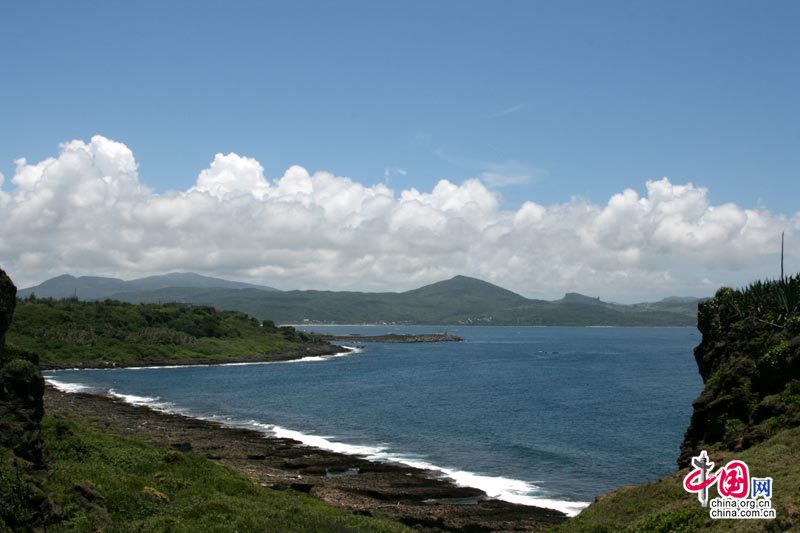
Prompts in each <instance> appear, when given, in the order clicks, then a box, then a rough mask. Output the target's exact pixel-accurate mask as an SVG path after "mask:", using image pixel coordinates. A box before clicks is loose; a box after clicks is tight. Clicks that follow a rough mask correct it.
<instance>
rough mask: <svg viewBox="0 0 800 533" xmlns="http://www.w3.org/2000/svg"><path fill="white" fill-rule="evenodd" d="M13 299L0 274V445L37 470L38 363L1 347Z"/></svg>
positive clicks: (11, 288) (41, 383) (40, 412)
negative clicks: (28, 462) (30, 463)
mask: <svg viewBox="0 0 800 533" xmlns="http://www.w3.org/2000/svg"><path fill="white" fill-rule="evenodd" d="M16 298H17V289H16V287H15V286H14V284H13V283H12V282H11V279H10V278H9V277H8V275H6V273H5V272H4V271H3V270H0V445H2V446H3V447H5V448H9V449H11V450H12V451H13V453H14V454H15V455H16V456H18V457H20V458H22V459H25V460H27V461H30V462H32V463H33V464H34V465H36V466H41V463H42V437H41V421H42V415H43V414H44V407H43V404H42V396H43V394H44V380H43V379H42V374H41V372H39V368H38V366H37V363H38V359H37V357H36V356H35V355H34V354H31V353H28V352H25V351H22V350H17V349H15V348H12V347H8V346H6V345H5V333H6V331H8V328H9V327H10V326H11V320H12V318H13V315H14V308H15V307H16Z"/></svg>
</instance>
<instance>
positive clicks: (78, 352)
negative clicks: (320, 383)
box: [7, 299, 309, 365]
mask: <svg viewBox="0 0 800 533" xmlns="http://www.w3.org/2000/svg"><path fill="white" fill-rule="evenodd" d="M308 340H309V338H308V337H307V336H306V335H305V334H303V333H299V332H297V331H295V330H294V329H293V328H287V327H284V328H277V327H275V325H274V324H273V323H272V322H270V321H265V322H263V323H259V322H258V321H257V320H256V319H254V318H251V317H249V316H247V315H246V314H244V313H241V312H237V311H217V310H215V309H213V308H210V307H202V306H197V307H189V306H184V305H177V304H140V305H133V304H128V303H122V302H116V301H105V302H79V301H76V300H49V299H47V300H41V299H40V300H23V301H20V302H19V303H18V305H17V309H16V313H15V314H14V322H13V324H12V326H11V329H10V330H9V332H8V334H7V341H8V342H9V343H10V344H13V345H14V346H16V347H18V348H22V349H24V350H28V351H31V352H35V353H38V354H39V358H40V361H41V363H42V364H44V365H69V364H76V363H80V362H99V361H114V362H121V363H132V362H139V361H147V360H154V361H157V360H178V359H211V358H213V359H217V358H225V357H242V356H249V355H255V354H265V353H277V352H282V351H288V350H292V349H297V348H300V347H302V346H303V343H304V342H307V341H308Z"/></svg>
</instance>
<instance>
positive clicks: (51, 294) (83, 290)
mask: <svg viewBox="0 0 800 533" xmlns="http://www.w3.org/2000/svg"><path fill="white" fill-rule="evenodd" d="M167 287H183V288H209V287H218V288H225V289H258V290H262V291H275V290H277V289H274V288H272V287H267V286H263V285H253V284H250V283H242V282H239V281H228V280H226V279H219V278H211V277H208V276H201V275H199V274H194V273H191V272H173V273H170V274H164V275H161V276H149V277H146V278H140V279H133V280H130V281H124V280H121V279H117V278H104V277H97V276H81V277H77V278H76V277H75V276H70V275H68V274H65V275H63V276H58V277H55V278H51V279H49V280H47V281H45V282H43V283H40V284H39V285H36V286H34V287H28V288H26V289H20V290H19V291H18V293H17V296H18V297H19V298H27V297H29V296H30V295H31V294H34V295H36V296H37V297H39V298H57V299H58V298H72V297H76V298H79V299H81V300H104V299H106V298H109V297H111V296H112V295H114V294H117V293H124V292H137V291H154V290H158V289H164V288H167Z"/></svg>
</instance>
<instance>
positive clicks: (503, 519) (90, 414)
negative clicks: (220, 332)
mask: <svg viewBox="0 0 800 533" xmlns="http://www.w3.org/2000/svg"><path fill="white" fill-rule="evenodd" d="M44 401H45V408H46V410H47V412H48V413H51V414H57V415H58V414H60V415H64V416H67V417H69V418H71V419H75V420H79V421H81V422H84V423H88V424H90V425H93V426H96V427H98V428H100V429H102V430H103V431H108V432H111V433H114V434H118V435H123V436H128V437H135V438H139V439H143V440H145V441H147V442H149V443H150V444H153V445H155V446H157V447H162V448H174V449H175V450H177V451H179V452H185V453H196V454H200V455H202V456H205V457H207V458H209V459H212V460H214V461H219V462H221V463H223V464H224V465H226V466H229V467H232V468H235V469H237V470H239V471H241V472H244V473H245V474H246V475H248V476H249V477H251V478H253V479H254V480H256V481H257V482H258V483H259V484H260V485H261V486H262V487H264V488H265V489H269V490H278V491H285V490H294V491H298V492H302V493H307V494H309V495H311V496H313V497H315V498H318V499H320V500H321V501H323V502H325V503H327V504H329V505H331V506H334V507H337V508H341V509H345V510H348V511H350V512H353V513H356V514H360V515H366V516H375V517H380V518H387V519H391V520H395V521H399V522H401V523H403V524H406V525H409V526H412V527H417V528H422V529H423V530H446V531H532V530H533V531H535V530H543V529H546V528H548V527H550V526H552V525H555V524H558V523H561V522H563V521H564V520H566V516H565V515H564V514H563V513H561V512H559V511H555V510H551V509H544V508H538V507H532V506H526V505H518V504H513V503H508V502H504V501H499V500H490V499H487V498H486V496H485V494H484V493H483V492H482V491H480V490H478V489H474V488H468V487H459V486H456V485H455V484H453V483H451V482H449V481H448V480H446V479H442V478H441V477H438V476H437V475H436V474H435V473H433V472H429V471H425V470H420V469H416V468H411V467H408V466H404V465H397V464H389V463H379V462H372V461H367V460H364V459H361V458H359V457H356V456H353V455H345V454H340V453H334V452H329V451H325V450H320V449H316V448H311V447H309V446H306V445H304V444H302V443H300V442H297V441H293V440H290V439H284V438H274V437H270V436H267V435H265V434H264V433H260V432H258V431H254V430H251V429H243V428H235V427H229V426H224V425H222V424H219V423H216V422H210V421H204V420H198V419H194V418H189V417H185V416H181V415H176V414H168V413H162V412H158V411H154V410H151V409H149V408H146V407H141V406H135V405H130V404H128V403H125V402H123V401H120V400H116V399H112V398H108V397H104V396H96V395H89V394H82V393H69V394H68V393H64V392H60V391H58V390H56V389H54V388H53V387H50V386H48V387H47V390H46V392H45V399H44Z"/></svg>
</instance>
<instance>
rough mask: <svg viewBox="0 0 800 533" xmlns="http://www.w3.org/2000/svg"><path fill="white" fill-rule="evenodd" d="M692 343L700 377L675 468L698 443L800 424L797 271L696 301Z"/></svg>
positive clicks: (745, 442)
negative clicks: (696, 339) (698, 336)
mask: <svg viewBox="0 0 800 533" xmlns="http://www.w3.org/2000/svg"><path fill="white" fill-rule="evenodd" d="M698 329H699V330H700V332H701V333H702V335H703V338H702V341H701V343H700V345H698V346H697V347H696V348H695V350H694V354H695V359H696V361H697V366H698V369H699V370H700V375H701V376H702V378H703V382H704V384H705V386H704V388H703V392H702V393H701V394H700V396H699V397H698V398H697V400H695V401H694V403H693V406H694V413H693V415H692V419H691V423H690V425H689V428H688V429H687V431H686V435H685V438H684V441H683V444H682V445H681V454H680V457H679V459H678V465H679V466H680V467H684V466H688V464H689V461H690V460H691V457H692V456H694V455H697V453H698V452H699V450H700V449H703V448H718V449H724V450H731V451H736V450H742V449H745V448H748V447H750V446H751V445H753V444H755V443H757V442H761V441H763V440H765V439H767V438H769V437H770V436H772V435H774V434H775V433H777V432H778V431H780V430H782V429H786V428H790V427H794V426H799V425H800V275H798V276H795V277H793V278H788V279H785V280H782V281H773V282H763V283H762V282H759V283H755V284H753V285H751V286H750V287H748V288H747V289H744V290H733V289H730V288H722V289H720V290H719V291H717V294H716V295H715V296H714V298H712V299H710V300H708V301H706V302H703V303H701V304H700V307H699V310H698Z"/></svg>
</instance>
